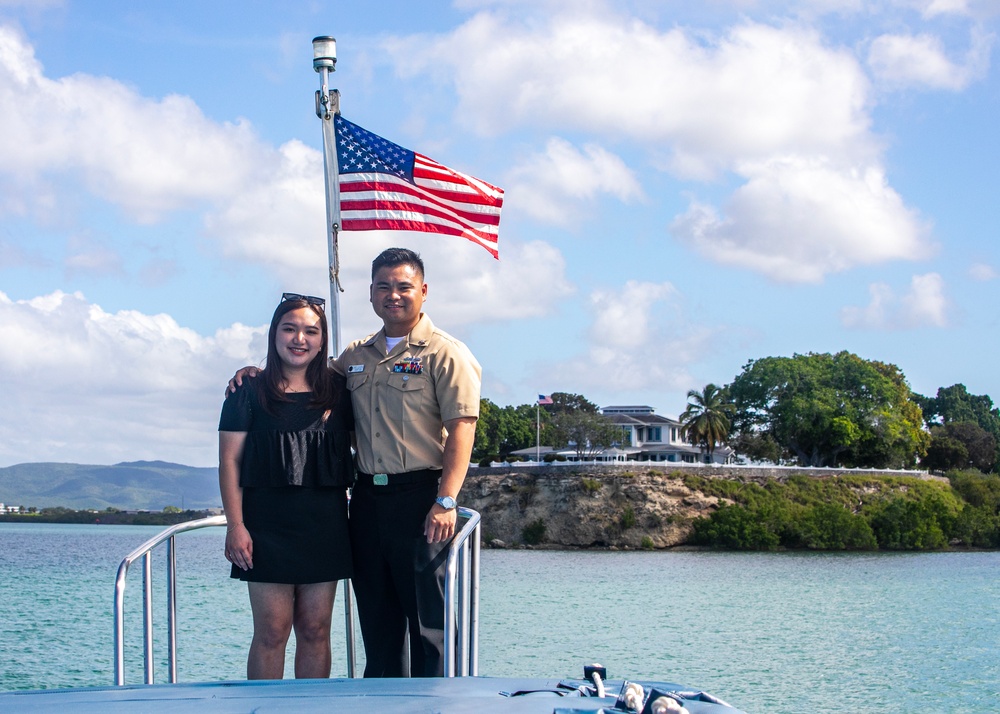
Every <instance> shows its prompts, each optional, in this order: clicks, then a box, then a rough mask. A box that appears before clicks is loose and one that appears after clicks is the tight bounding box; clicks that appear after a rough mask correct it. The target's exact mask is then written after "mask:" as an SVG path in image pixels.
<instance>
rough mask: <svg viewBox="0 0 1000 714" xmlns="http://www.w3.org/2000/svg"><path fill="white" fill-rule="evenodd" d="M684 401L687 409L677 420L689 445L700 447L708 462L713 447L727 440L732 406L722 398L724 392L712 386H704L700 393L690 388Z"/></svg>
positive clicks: (724, 396) (724, 394)
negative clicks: (686, 400)
mask: <svg viewBox="0 0 1000 714" xmlns="http://www.w3.org/2000/svg"><path fill="white" fill-rule="evenodd" d="M687 398H688V405H687V408H686V409H685V410H684V413H683V414H681V418H680V422H681V427H682V428H683V430H684V434H685V436H686V437H687V438H688V439H689V440H690V441H691V443H692V444H700V445H701V447H702V448H704V449H705V451H706V452H707V453H708V457H709V460H711V458H712V454H714V453H715V447H716V445H717V444H722V443H725V441H726V439H727V438H728V437H729V427H730V423H729V415H730V414H732V413H733V412H734V411H735V409H736V407H735V406H734V405H733V404H732V403H731V402H729V401H728V400H727V399H726V393H725V390H721V389H719V388H718V387H716V386H715V385H714V384H706V385H705V388H704V389H703V390H701V391H700V392H699V391H698V390H696V389H692V390H691V391H689V392H688V393H687Z"/></svg>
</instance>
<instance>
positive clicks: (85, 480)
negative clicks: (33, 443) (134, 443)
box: [0, 461, 222, 511]
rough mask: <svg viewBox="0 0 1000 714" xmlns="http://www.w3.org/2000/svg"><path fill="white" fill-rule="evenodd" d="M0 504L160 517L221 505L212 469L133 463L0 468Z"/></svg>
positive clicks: (169, 464)
mask: <svg viewBox="0 0 1000 714" xmlns="http://www.w3.org/2000/svg"><path fill="white" fill-rule="evenodd" d="M0 503H4V504H6V505H8V506H26V507H31V506H35V507H37V508H40V509H41V508H46V507H50V506H63V507H65V508H72V509H77V510H80V509H86V508H96V509H98V510H104V509H106V508H108V507H109V506H111V507H113V508H119V509H123V510H145V509H148V510H152V511H160V510H163V508H164V507H165V506H177V507H180V508H185V509H195V510H200V509H204V508H217V507H220V506H221V505H222V499H221V498H220V497H219V477H218V470H217V469H215V468H195V467H193V466H183V465H181V464H171V463H168V462H165V461H132V462H127V463H120V464H115V465H113V466H95V465H90V464H59V463H38V464H16V465H14V466H7V467H5V468H0Z"/></svg>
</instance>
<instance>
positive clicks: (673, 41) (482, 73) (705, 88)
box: [388, 3, 932, 282]
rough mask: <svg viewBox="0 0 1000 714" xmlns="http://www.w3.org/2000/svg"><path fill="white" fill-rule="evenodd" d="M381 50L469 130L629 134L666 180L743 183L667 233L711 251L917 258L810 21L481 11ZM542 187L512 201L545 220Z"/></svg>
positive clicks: (850, 59)
mask: <svg viewBox="0 0 1000 714" xmlns="http://www.w3.org/2000/svg"><path fill="white" fill-rule="evenodd" d="M821 5H822V3H820V6H817V8H814V9H820V10H822V9H823V8H822V7H821ZM388 48H389V51H390V53H392V55H393V56H394V57H396V61H397V65H396V66H397V70H398V71H400V72H402V73H404V74H407V73H419V72H425V71H427V72H437V73H439V74H445V73H447V78H448V79H449V80H450V81H452V82H453V83H454V85H455V89H456V91H457V93H458V95H459V97H460V103H459V107H458V110H457V111H458V114H459V117H460V118H461V119H462V120H464V121H465V122H466V123H468V124H470V125H473V126H475V127H477V128H478V129H479V130H481V131H483V132H499V131H502V130H505V129H507V128H509V127H510V126H512V125H518V124H531V125H534V126H538V127H559V128H560V129H561V130H565V129H566V128H574V129H578V130H582V131H587V132H592V133H595V134H600V135H602V136H614V137H615V138H616V140H618V141H623V140H626V141H632V142H635V143H636V144H637V145H639V146H642V147H643V149H644V151H645V153H646V155H647V156H649V157H650V161H651V162H654V161H655V162H656V164H657V166H658V167H661V168H666V169H667V170H669V171H671V172H672V173H673V174H674V175H675V176H677V177H679V178H683V179H689V180H696V181H708V180H716V179H718V178H719V177H720V176H723V175H726V174H728V175H730V176H733V177H735V178H737V179H738V180H740V181H742V182H743V183H742V185H741V186H739V187H738V188H737V189H736V190H735V192H734V193H732V194H731V196H730V197H729V198H728V200H726V201H725V202H724V205H723V208H722V209H720V208H718V207H716V206H713V205H706V204H703V203H700V202H695V203H693V204H692V206H691V208H690V209H689V210H688V211H687V212H686V213H685V214H683V215H680V216H678V217H677V218H676V219H675V221H674V222H673V224H672V226H671V228H672V232H673V234H674V235H675V237H677V238H678V239H679V240H681V241H683V242H686V243H687V244H689V245H691V246H693V247H695V248H696V249H697V250H699V251H700V252H701V253H702V254H704V255H706V256H709V257H710V258H712V259H713V260H716V261H719V262H722V263H726V264H730V265H736V266H739V267H743V268H746V269H749V270H754V271H758V272H761V273H764V274H765V275H767V276H769V277H771V278H772V279H775V280H781V281H800V282H818V281H820V280H822V279H823V276H825V275H826V274H827V273H829V272H836V271H843V270H849V269H851V268H853V267H855V266H858V265H870V264H874V263H880V262H885V261H892V260H899V259H919V258H923V257H926V256H927V255H929V254H930V253H931V252H932V246H931V245H930V244H929V240H928V235H929V230H928V226H927V225H925V224H924V223H923V222H922V221H921V220H920V219H919V217H918V216H917V214H916V212H915V211H913V210H912V209H911V208H909V207H907V206H906V204H905V202H904V200H903V198H902V197H901V196H900V195H899V193H898V192H896V191H895V190H894V189H893V188H892V186H891V185H890V184H889V181H888V179H887V177H886V173H885V169H884V168H883V161H882V145H881V141H880V140H879V139H878V138H877V137H876V136H875V135H874V134H873V133H872V132H871V117H870V114H869V112H870V108H871V106H872V103H873V98H872V88H871V86H870V83H869V81H868V79H867V77H866V74H865V71H864V69H863V68H862V66H861V64H860V63H859V62H858V60H857V59H856V57H855V56H854V50H853V49H850V48H846V47H841V48H838V47H835V46H831V45H829V44H828V43H827V42H826V41H825V40H824V38H823V37H822V36H821V35H820V34H819V33H818V32H817V31H815V30H812V29H809V28H806V27H802V26H797V25H788V26H784V27H772V26H768V25H763V24H759V23H755V22H752V21H743V22H742V23H741V24H739V25H736V26H734V27H731V28H728V29H726V30H724V31H721V32H720V33H718V34H715V35H712V34H709V33H697V32H695V31H692V30H687V29H685V28H679V27H674V28H672V29H669V30H666V31H660V30H658V29H656V28H654V27H651V26H650V25H648V24H645V23H643V22H641V21H638V20H635V19H631V18H622V17H618V16H614V15H612V14H611V13H610V11H606V12H604V13H600V12H597V11H591V12H580V11H575V12H566V13H565V14H560V13H556V14H554V15H552V16H551V17H550V18H548V19H547V20H545V21H542V22H536V23H533V24H524V25H522V24H519V23H517V22H513V21H509V20H507V19H505V17H504V16H503V15H502V14H501V13H485V12H484V13H480V14H479V15H477V16H475V17H474V18H473V19H471V20H470V21H469V22H467V23H465V24H464V25H463V26H461V27H460V28H458V29H457V30H456V31H454V32H453V33H450V34H448V35H444V36H439V37H437V38H431V39H430V40H428V38H426V37H422V38H420V42H416V41H414V40H400V39H396V40H392V41H390V42H389V43H388ZM470 56H471V57H475V58H476V59H475V60H474V61H471V62H470V61H468V58H469V57H470ZM442 67H443V68H446V70H442V69H441V68H442ZM567 153H568V152H565V151H563V152H558V151H553V147H552V144H551V143H550V146H549V151H548V157H549V158H550V159H551V158H557V159H558V160H559V161H562V162H566V163H567V164H570V165H573V164H576V165H579V158H580V156H579V153H576V154H572V153H570V154H569V155H568V156H567V155H566V154H567ZM663 155H667V156H668V157H669V158H668V159H667V160H666V161H663V160H661V159H660V157H662V156H663ZM529 165H530V166H531V167H532V168H533V169H534V170H535V172H536V175H538V176H541V177H543V178H540V179H539V181H543V182H546V183H547V184H548V185H550V186H551V185H555V184H556V183H558V181H559V178H558V177H559V176H561V175H562V173H561V171H560V170H559V169H558V168H555V167H554V165H553V162H552V161H544V162H541V163H539V162H537V161H535V162H531V163H529ZM515 188H517V185H516V183H515ZM593 190H594V189H593V188H591V191H593ZM525 193H526V192H522V193H520V194H518V195H520V196H521V197H522V198H525ZM512 195H514V194H513V192H512ZM549 195H550V194H549V193H545V192H536V193H532V194H529V195H528V197H527V198H525V200H527V201H529V202H530V204H529V205H530V210H532V211H533V212H534V213H535V215H537V216H541V217H543V218H546V219H548V220H552V221H560V220H562V221H564V220H566V219H565V216H567V215H568V213H569V210H568V209H569V208H570V206H571V203H572V201H573V200H574V199H575V200H576V202H577V204H579V203H581V201H580V200H579V198H578V197H577V195H574V194H571V193H570V194H567V195H566V196H565V200H562V201H561V200H559V196H556V197H555V198H554V199H553V200H552V201H549V202H545V201H544V200H543V199H542V198H541V197H542V196H546V197H548V196H549ZM535 196H538V199H537V200H533V199H534V197H535ZM545 210H548V211H549V212H550V213H549V214H548V215H545V214H544V211H545ZM577 210H578V211H579V210H581V209H580V207H579V206H577ZM584 210H585V209H584Z"/></svg>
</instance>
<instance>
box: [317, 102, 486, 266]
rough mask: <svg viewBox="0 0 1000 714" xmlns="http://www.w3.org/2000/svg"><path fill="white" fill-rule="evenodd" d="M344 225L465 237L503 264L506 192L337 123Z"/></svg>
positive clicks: (355, 127)
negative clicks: (502, 221)
mask: <svg viewBox="0 0 1000 714" xmlns="http://www.w3.org/2000/svg"><path fill="white" fill-rule="evenodd" d="M335 127H336V135H337V163H338V166H339V173H340V226H341V228H342V229H343V230H345V231H371V230H379V229H381V230H388V231H425V232H428V233H443V234H445V235H453V236H462V237H463V238H468V239H469V240H471V241H472V242H474V243H478V244H479V245H481V246H483V247H484V248H485V249H486V250H488V251H489V252H490V254H491V255H492V256H493V257H494V258H496V259H497V260H499V259H500V255H499V252H498V245H497V235H498V232H499V228H500V208H501V206H503V189H501V188H497V187H496V186H491V185H490V184H488V183H486V182H485V181H480V180H479V179H477V178H473V177H471V176H467V175H466V174H463V173H459V172H458V171H455V170H453V169H449V168H448V167H447V166H442V165H441V164H439V163H438V162H436V161H434V160H432V159H429V158H427V157H426V156H423V155H422V154H418V153H416V152H414V151H410V150H409V149H404V148H403V147H402V146H399V145H398V144H394V143H392V142H391V141H388V140H387V139H383V138H382V137H381V136H377V135H376V134H372V133H371V132H370V131H367V130H366V129H362V128H361V127H360V126H358V125H357V124H353V123H351V122H349V121H347V120H346V119H344V118H343V117H342V116H340V115H339V114H338V115H336V118H335Z"/></svg>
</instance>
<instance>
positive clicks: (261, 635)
mask: <svg viewBox="0 0 1000 714" xmlns="http://www.w3.org/2000/svg"><path fill="white" fill-rule="evenodd" d="M247 585H248V586H249V590H250V609H251V610H252V611H253V640H252V641H251V642H250V655H249V656H248V657H247V679H281V678H282V677H283V676H284V673H285V646H286V645H287V644H288V635H289V633H291V631H292V619H293V615H294V612H295V587H296V586H295V585H285V584H282V583H247Z"/></svg>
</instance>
